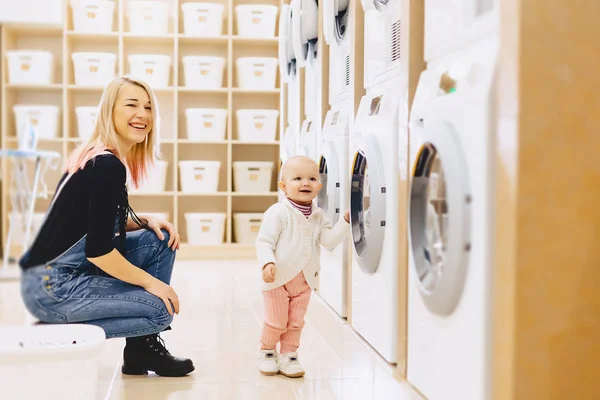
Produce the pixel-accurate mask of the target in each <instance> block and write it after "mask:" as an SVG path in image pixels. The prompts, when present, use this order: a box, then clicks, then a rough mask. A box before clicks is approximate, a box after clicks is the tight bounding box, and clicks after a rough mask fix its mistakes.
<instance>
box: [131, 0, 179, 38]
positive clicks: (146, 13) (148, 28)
mask: <svg viewBox="0 0 600 400" xmlns="http://www.w3.org/2000/svg"><path fill="white" fill-rule="evenodd" d="M127 10H128V12H129V31H130V32H131V33H135V34H139V35H150V36H155V35H167V34H168V33H169V5H168V4H167V3H166V2H164V1H157V0H154V1H137V0H130V1H129V5H128V8H127Z"/></svg>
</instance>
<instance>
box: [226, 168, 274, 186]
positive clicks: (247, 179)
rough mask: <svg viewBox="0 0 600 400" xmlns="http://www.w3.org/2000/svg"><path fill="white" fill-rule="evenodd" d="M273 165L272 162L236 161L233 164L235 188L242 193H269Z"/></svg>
mask: <svg viewBox="0 0 600 400" xmlns="http://www.w3.org/2000/svg"><path fill="white" fill-rule="evenodd" d="M272 176H273V163H272V162H270V161H236V162H234V163H233V188H234V190H235V191H236V192H240V193H269V192H270V191H271V178H272Z"/></svg>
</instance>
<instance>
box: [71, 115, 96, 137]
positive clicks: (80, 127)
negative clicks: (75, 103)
mask: <svg viewBox="0 0 600 400" xmlns="http://www.w3.org/2000/svg"><path fill="white" fill-rule="evenodd" d="M75 115H76V116H77V136H78V137H79V139H82V140H87V139H89V138H90V137H91V136H92V133H93V132H94V126H95V125H96V119H97V118H98V107H75Z"/></svg>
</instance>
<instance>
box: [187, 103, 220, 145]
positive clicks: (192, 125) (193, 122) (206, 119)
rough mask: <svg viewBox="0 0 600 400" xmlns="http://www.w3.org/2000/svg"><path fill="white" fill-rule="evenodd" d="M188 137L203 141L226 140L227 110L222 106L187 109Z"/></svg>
mask: <svg viewBox="0 0 600 400" xmlns="http://www.w3.org/2000/svg"><path fill="white" fill-rule="evenodd" d="M185 119H186V126H187V138H188V139H190V140H197V141H202V142H218V141H222V140H225V128H226V126H227V110H226V109H221V108H188V109H186V110H185Z"/></svg>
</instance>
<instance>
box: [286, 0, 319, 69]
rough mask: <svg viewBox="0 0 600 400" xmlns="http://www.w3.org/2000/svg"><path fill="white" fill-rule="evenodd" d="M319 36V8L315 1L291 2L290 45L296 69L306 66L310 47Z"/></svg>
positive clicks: (295, 0) (300, 0) (297, 0)
mask: <svg viewBox="0 0 600 400" xmlns="http://www.w3.org/2000/svg"><path fill="white" fill-rule="evenodd" d="M318 36H319V7H318V4H317V1H316V0H292V45H293V48H294V54H295V58H296V60H297V64H298V67H300V68H302V67H304V66H305V65H306V60H307V58H308V54H309V51H310V48H311V46H313V45H314V44H316V42H317V38H318Z"/></svg>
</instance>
